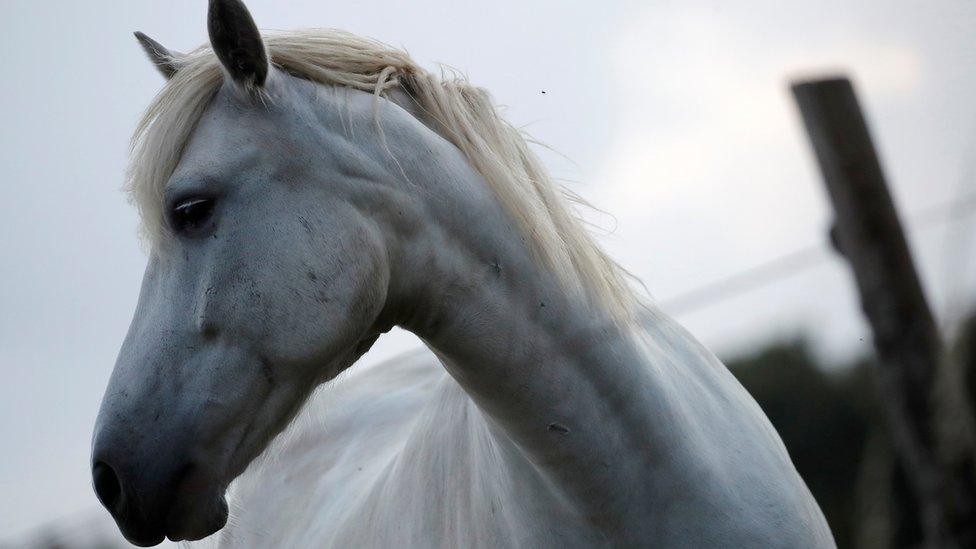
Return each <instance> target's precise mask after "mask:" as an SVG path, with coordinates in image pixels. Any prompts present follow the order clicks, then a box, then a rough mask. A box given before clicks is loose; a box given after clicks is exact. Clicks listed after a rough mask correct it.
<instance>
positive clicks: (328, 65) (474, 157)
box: [126, 29, 639, 322]
mask: <svg viewBox="0 0 976 549" xmlns="http://www.w3.org/2000/svg"><path fill="white" fill-rule="evenodd" d="M264 42H265V45H266V47H267V49H268V53H269V55H270V59H271V61H272V63H273V64H274V65H275V66H277V67H278V68H280V69H282V70H284V71H286V72H288V73H290V74H292V75H294V76H297V77H300V78H303V79H307V80H310V81H313V82H318V83H321V84H329V85H340V86H347V87H350V88H354V89H357V90H362V91H366V92H371V93H374V94H376V95H377V96H380V95H383V94H385V93H386V92H388V91H390V90H394V89H400V90H402V91H404V92H406V93H407V94H409V95H410V97H411V98H412V99H413V100H414V101H416V103H417V105H418V106H419V107H420V108H421V109H422V110H423V111H425V112H426V113H428V114H429V116H430V117H431V118H432V119H433V120H435V121H436V122H437V123H438V128H437V130H438V131H439V133H441V135H442V137H444V138H445V139H447V140H448V141H450V142H451V143H453V144H454V145H455V146H456V147H458V149H460V150H461V151H462V152H463V153H464V154H465V156H466V157H467V159H468V161H469V162H470V163H471V165H472V166H473V167H474V168H475V169H476V170H478V172H480V173H481V175H482V176H483V177H484V179H485V181H486V183H487V184H488V185H489V186H490V187H491V189H492V191H493V192H494V194H495V196H496V197H497V199H498V200H499V201H500V202H501V204H502V205H503V206H504V207H505V208H506V209H507V211H508V212H509V213H510V215H512V216H513V217H514V219H515V220H516V221H517V222H518V223H519V224H520V225H521V227H522V230H523V231H524V232H525V234H526V236H527V237H528V239H529V241H530V242H531V244H532V248H533V250H534V252H535V253H536V254H537V256H538V258H539V260H540V261H541V262H542V264H543V265H545V266H546V267H547V268H548V269H549V270H550V271H551V272H552V273H553V274H554V275H555V276H556V277H558V278H559V279H560V280H561V282H562V283H563V285H564V287H566V288H567V290H569V291H573V292H577V293H579V294H580V295H583V296H585V299H587V300H588V301H589V302H590V303H591V304H594V305H597V306H599V307H600V308H602V309H604V310H606V311H607V312H608V313H609V314H610V315H611V316H612V317H613V318H615V319H616V320H618V321H622V322H627V321H629V320H630V319H632V317H633V314H634V310H635V307H636V305H637V304H638V303H639V302H638V300H637V298H636V297H635V295H634V293H633V291H632V290H631V288H630V287H629V286H628V284H627V281H626V276H625V275H626V273H625V271H623V270H622V269H621V268H620V267H619V266H618V265H616V263H614V262H613V260H611V259H610V258H609V257H607V256H606V254H604V252H603V251H602V250H601V249H600V248H599V247H598V246H597V245H596V243H595V242H594V241H593V239H592V237H591V236H590V235H589V234H588V232H587V231H586V230H585V228H584V227H583V224H582V222H581V220H580V219H579V218H578V217H577V215H576V214H575V212H573V211H572V209H571V208H570V207H568V206H567V204H566V200H567V199H568V200H569V201H572V202H581V201H580V199H579V198H578V197H575V196H574V195H572V194H571V193H570V192H568V191H566V190H565V189H563V188H561V187H560V186H559V185H557V184H556V183H554V182H553V181H552V179H551V178H550V177H549V174H548V173H547V171H546V169H545V168H544V167H543V165H542V163H541V162H540V161H539V159H538V158H537V157H536V155H535V154H534V153H533V152H532V151H531V150H530V148H529V146H528V143H527V140H526V137H525V136H523V134H522V133H521V132H520V131H519V130H517V129H516V128H514V127H512V126H511V125H510V124H509V123H507V122H506V121H505V120H503V119H502V118H501V117H500V116H499V114H498V111H497V110H496V108H495V106H494V105H493V103H492V101H491V98H490V96H489V95H488V93H487V92H486V91H485V90H483V89H481V88H477V87H475V86H473V85H471V84H470V83H469V82H468V81H467V80H466V79H465V78H463V77H461V76H459V75H456V74H450V75H447V76H446V77H445V76H444V75H442V76H440V77H438V76H436V75H434V74H432V73H430V72H428V71H426V70H424V69H423V68H421V67H420V66H418V65H417V64H415V63H414V61H413V60H412V59H411V58H410V57H409V56H408V55H407V54H406V52H404V51H401V50H398V49H395V48H391V47H389V46H387V45H385V44H382V43H379V42H376V41H373V40H369V39H365V38H362V37H358V36H355V35H352V34H349V33H346V32H343V31H338V30H331V29H316V30H305V31H294V32H281V33H274V34H269V35H266V36H265V37H264ZM176 64H177V65H178V67H179V68H178V70H177V72H176V73H175V74H174V75H173V77H172V78H171V79H170V80H169V81H168V83H167V84H166V86H165V87H164V88H163V90H162V91H161V92H160V93H159V94H158V95H157V96H156V98H155V99H154V100H153V102H152V104H151V105H150V106H149V108H148V109H147V111H146V113H145V115H144V116H143V118H142V120H141V121H140V123H139V125H138V127H137V129H136V131H135V135H134V136H133V139H132V154H131V158H130V163H129V168H128V170H127V178H126V189H127V191H128V192H129V193H130V196H131V197H132V200H133V201H134V202H135V204H136V205H137V207H138V209H139V212H140V214H141V216H142V221H143V229H144V231H145V233H146V234H147V235H148V236H149V237H150V239H151V240H155V239H157V238H159V237H161V236H162V235H163V234H164V233H165V225H164V223H163V217H164V216H163V211H162V210H163V206H162V205H163V190H164V188H165V186H166V183H167V181H168V180H169V177H170V176H171V174H172V173H173V171H174V170H175V169H176V166H177V163H178V162H179V160H180V157H181V155H182V153H183V150H184V148H185V146H186V143H187V141H188V139H189V137H190V135H191V134H192V132H193V130H194V128H195V126H196V124H197V121H198V120H199V119H200V117H201V116H202V115H203V112H204V110H205V109H206V108H207V106H208V104H209V103H210V101H211V99H212V98H213V97H214V95H215V94H216V92H217V90H218V89H219V88H220V85H221V83H222V82H223V78H224V77H223V73H222V71H221V66H220V63H219V61H218V60H217V58H216V56H215V55H214V53H213V51H212V50H211V49H210V47H209V46H204V47H201V48H198V49H196V50H194V51H192V52H190V53H189V54H186V55H185V56H182V57H181V58H180V59H178V60H177V63H176Z"/></svg>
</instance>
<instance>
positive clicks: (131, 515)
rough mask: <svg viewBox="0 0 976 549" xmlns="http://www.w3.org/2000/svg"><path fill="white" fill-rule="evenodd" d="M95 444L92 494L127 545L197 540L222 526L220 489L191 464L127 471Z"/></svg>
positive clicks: (123, 463) (224, 515)
mask: <svg viewBox="0 0 976 549" xmlns="http://www.w3.org/2000/svg"><path fill="white" fill-rule="evenodd" d="M106 454H107V452H99V448H98V446H97V445H96V448H95V453H94V456H95V458H94V459H93V465H92V480H93V482H94V487H95V493H96V494H97V496H98V499H99V501H101V503H102V505H104V506H105V508H106V509H108V511H109V513H111V514H112V518H114V519H115V522H116V524H117V525H118V527H119V530H121V531H122V535H124V536H125V538H126V539H127V540H129V542H130V543H132V544H134V545H138V546H140V547H150V546H153V545H158V544H159V543H161V542H162V541H163V539H165V538H167V537H168V538H169V539H170V540H171V541H183V540H189V541H193V540H198V539H202V538H205V537H207V536H209V535H211V534H213V533H214V532H217V531H218V530H220V529H221V528H223V527H224V525H225V524H226V523H227V501H226V499H225V498H224V495H223V492H224V490H223V489H215V488H214V487H213V486H212V483H209V482H207V481H206V479H205V476H206V475H204V474H203V473H202V471H201V470H200V469H199V468H198V467H196V466H194V465H192V464H180V465H178V466H176V467H172V468H168V469H170V471H171V473H169V474H165V473H164V474H160V473H161V472H162V471H161V470H160V469H162V470H163V471H165V469H167V468H160V467H158V465H157V467H155V468H147V467H139V466H138V465H137V464H136V463H135V462H131V463H132V465H131V466H130V465H129V464H128V463H126V460H120V459H117V458H116V459H112V457H111V456H109V455H106Z"/></svg>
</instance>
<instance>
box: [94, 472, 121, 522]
mask: <svg viewBox="0 0 976 549" xmlns="http://www.w3.org/2000/svg"><path fill="white" fill-rule="evenodd" d="M92 478H93V479H94V481H95V494H96V495H98V501H101V502H102V505H104V506H105V508H106V509H108V510H109V511H110V512H111V513H112V514H115V511H116V506H117V505H118V504H119V500H120V499H121V496H122V485H121V484H119V477H118V475H116V474H115V471H114V470H113V469H112V468H111V467H110V466H109V465H108V464H107V463H105V462H104V461H99V462H97V463H95V466H94V467H92Z"/></svg>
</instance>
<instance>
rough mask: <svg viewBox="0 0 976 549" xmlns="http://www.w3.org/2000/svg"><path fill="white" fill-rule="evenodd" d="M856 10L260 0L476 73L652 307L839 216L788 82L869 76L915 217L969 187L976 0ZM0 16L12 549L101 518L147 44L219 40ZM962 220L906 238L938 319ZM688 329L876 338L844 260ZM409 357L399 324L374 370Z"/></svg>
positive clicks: (161, 23) (967, 257)
mask: <svg viewBox="0 0 976 549" xmlns="http://www.w3.org/2000/svg"><path fill="white" fill-rule="evenodd" d="M733 4H734V5H733ZM854 4H855V2H850V1H819V2H814V1H809V0H804V1H793V2H779V1H768V2H763V1H751V2H736V3H730V2H718V1H715V2H705V1H700V2H690V1H680V2H677V1H676V2H670V1H667V2H664V1H662V2H650V1H648V2H623V1H621V2H606V1H596V0H593V1H590V2H569V1H528V2H527V1H525V0H520V1H508V0H503V1H494V2H476V3H470V4H468V3H465V2H457V1H447V0H437V1H434V0H426V1H415V2H402V1H400V2H394V1H378V0H364V1H361V2H355V3H341V2H325V1H322V0H315V1H312V0H250V1H249V2H248V5H249V6H250V7H251V10H252V12H253V13H254V15H255V18H256V19H257V21H258V24H259V26H261V27H262V28H269V29H274V28H279V29H283V28H295V27H310V26H329V27H339V28H344V29H347V30H350V31H353V32H358V33H361V34H366V35H369V36H372V37H374V38H378V39H380V40H383V41H385V42H388V43H391V44H393V45H399V46H403V47H405V48H406V49H407V50H408V51H410V52H411V53H412V54H413V55H414V56H415V57H416V58H417V59H418V60H419V61H421V62H422V63H424V64H425V65H427V66H430V67H432V66H433V64H434V63H435V62H443V63H445V64H448V65H451V66H453V67H457V68H460V69H462V70H463V71H464V72H465V73H467V74H468V75H469V76H470V77H471V78H472V80H474V81H475V82H476V83H477V84H479V85H481V86H483V87H485V88H487V89H489V90H491V91H492V93H493V94H494V96H495V98H496V99H497V101H498V102H499V103H502V104H504V105H508V108H507V113H508V116H509V118H510V119H511V120H512V121H514V122H515V123H517V124H519V125H527V126H528V129H529V131H530V132H531V133H533V134H534V135H535V136H536V137H538V138H539V139H541V140H542V141H544V142H546V143H548V144H549V145H550V146H552V147H553V148H554V149H555V150H558V151H559V152H560V153H562V154H563V155H565V156H566V157H568V158H569V159H571V161H569V160H566V159H564V158H562V157H560V156H558V155H555V154H551V153H544V155H543V156H544V158H545V159H546V161H547V162H548V163H549V165H550V166H551V167H552V169H553V171H554V173H555V174H556V175H557V176H559V177H561V178H564V179H566V180H569V181H570V182H571V183H570V186H571V187H572V188H573V189H574V190H576V191H577V192H579V193H580V194H582V195H583V196H584V197H586V198H588V199H590V200H591V201H592V202H593V203H594V204H595V205H597V206H598V207H600V208H601V209H603V210H605V211H607V212H609V213H611V214H612V215H613V217H612V218H611V217H608V216H606V215H595V214H593V215H591V216H589V217H590V218H591V219H592V220H594V221H595V222H597V223H599V224H600V225H601V226H602V227H605V228H607V229H614V228H615V230H614V232H613V234H610V235H608V236H605V237H603V238H602V241H603V242H604V244H605V245H606V246H607V248H608V249H609V250H610V252H611V253H612V255H614V256H615V257H616V258H617V259H618V260H619V261H620V262H621V263H622V264H623V265H624V266H625V267H627V268H629V269H631V270H632V271H633V272H634V273H635V274H637V275H639V276H640V277H641V278H642V279H643V280H644V281H645V283H646V284H647V286H648V288H649V289H650V291H651V293H652V294H653V295H654V296H655V297H656V298H658V299H660V300H667V298H669V297H671V296H675V295H679V294H681V293H683V292H685V291H688V290H691V289H694V288H697V287H699V286H701V285H703V284H707V283H709V282H711V281H714V280H717V279H721V278H722V277H724V276H727V275H729V274H732V273H735V272H738V271H740V270H742V269H746V268H749V267H751V266H753V265H757V264H760V263H762V262H764V261H766V260H768V259H770V258H773V257H777V256H779V255H782V254H784V253H787V252H790V251H793V250H795V249H797V248H802V247H804V246H807V245H814V244H818V243H820V242H822V241H823V235H824V230H825V228H826V226H827V222H828V219H829V217H828V210H827V205H826V202H825V200H824V196H823V193H822V191H821V187H820V182H819V179H818V175H817V173H816V171H815V169H814V164H813V161H812V158H811V157H810V155H809V152H808V148H807V144H806V141H805V138H804V136H803V134H802V132H801V128H800V125H799V123H798V120H797V118H796V116H795V113H794V111H793V107H792V104H791V103H790V101H789V96H788V94H787V91H786V81H787V79H788V77H789V76H792V75H797V74H805V73H809V72H810V71H822V70H825V69H829V70H846V71H849V72H850V73H851V74H853V75H854V76H855V79H856V84H857V86H858V88H859V91H860V92H861V95H862V101H863V102H864V103H865V106H866V109H867V111H868V116H869V119H870V121H871V122H872V126H873V130H874V134H875V138H876V140H877V142H878V145H879V148H880V150H881V153H882V156H883V161H884V163H885V166H886V168H887V172H888V175H889V179H890V180H891V183H892V185H893V188H894V192H895V195H896V200H897V202H898V204H899V205H900V206H901V208H902V210H903V212H904V213H906V214H908V213H910V212H916V211H923V210H925V209H927V208H929V207H930V206H933V205H937V204H942V203H946V202H948V201H951V200H953V199H956V198H959V197H961V196H963V195H966V194H969V195H971V194H972V193H973V192H976V184H974V177H973V176H974V175H976V160H974V155H976V100H974V99H973V98H974V97H976V70H974V69H976V35H974V34H973V33H972V28H973V23H974V19H976V18H974V16H976V3H974V2H971V1H965V0H957V1H947V0H945V1H940V2H933V1H924V2H923V1H917V2H911V1H904V0H900V1H891V0H888V1H859V2H856V4H857V5H856V6H855V5H854ZM0 10H2V16H0V66H2V67H3V68H4V74H5V77H6V82H5V85H3V86H2V87H0V112H2V115H3V117H2V124H0V161H2V165H3V166H4V167H5V168H6V170H7V172H8V173H7V175H6V176H5V177H4V178H3V179H2V180H0V181H2V183H0V185H2V186H3V187H2V188H3V200H2V201H0V374H2V378H0V379H2V380H3V382H2V383H0V440H2V441H3V442H0V445H2V446H0V456H2V457H0V540H3V539H8V538H10V537H17V536H20V535H21V534H23V533H24V532H27V531H30V530H31V529H33V528H35V527H36V526H37V525H38V524H40V523H44V522H47V521H50V520H54V519H57V518H59V517H63V516H69V515H71V514H73V513H77V512H79V511H81V510H84V509H87V508H90V507H91V506H93V505H95V504H96V501H95V498H94V495H93V493H92V490H91V488H90V480H89V472H88V452H89V443H90V436H91V429H92V424H93V421H94V417H95V413H96V411H97V408H98V404H99V401H100V399H101V394H102V391H103V389H104V386H105V383H106V381H107V379H108V375H109V373H110V371H111V368H112V365H113V362H114V360H115V354H116V352H117V350H118V347H119V345H120V344H121V341H122V338H123V336H124V333H125V330H126V328H127V326H128V323H129V320H130V317H131V314H132V311H133V308H134V305H135V300H136V297H137V294H138V289H139V283H140V279H141V276H142V269H143V266H144V263H145V256H144V254H143V252H142V251H141V248H140V244H139V242H138V240H137V237H136V232H135V229H136V224H137V219H136V216H135V213H134V211H133V210H132V209H131V208H130V207H129V206H128V205H127V204H126V202H125V199H124V197H123V196H122V194H121V193H120V192H118V189H119V187H120V185H121V182H122V170H123V167H124V163H125V153H126V146H127V140H128V137H129V134H130V132H131V130H132V128H133V126H134V124H135V122H136V120H137V118H138V116H139V114H140V112H141V110H142V109H143V108H144V107H145V106H146V105H147V104H148V102H149V101H150V99H151V98H152V96H153V94H154V93H155V92H156V91H157V90H158V89H159V87H160V86H161V79H160V77H158V76H157V74H156V73H155V71H154V70H153V69H152V68H151V67H150V65H149V64H148V63H147V62H146V61H145V60H144V58H143V55H142V52H141V51H140V50H139V48H138V47H137V45H136V43H135V40H134V39H133V38H132V35H131V32H132V31H133V30H136V29H139V30H143V31H145V32H147V33H148V34H150V35H151V36H153V37H155V38H157V39H158V40H160V41H161V42H163V43H164V44H166V45H167V46H169V47H171V48H174V49H179V50H186V49H190V48H192V47H194V46H196V45H198V44H200V43H201V42H203V41H204V40H205V39H206V27H205V10H206V2H204V1H203V0H194V1H189V0H170V1H167V2H148V1H130V2H115V1H113V2H108V1H104V0H89V1H86V2H37V1H36V0H5V1H4V2H3V5H2V8H0ZM543 91H545V93H543ZM966 219H967V220H968V221H967V222H966V223H955V224H947V225H941V226H934V227H929V228H925V229H918V230H915V231H913V232H912V235H911V239H912V245H913V247H914V251H915V252H916V253H917V255H918V260H919V262H920V265H921V268H922V271H923V276H924V282H925V284H926V287H927V289H928V290H929V293H930V296H931V297H932V301H933V305H934V306H935V308H936V310H937V313H938V314H939V315H940V316H942V317H943V318H950V319H951V318H952V317H953V315H955V314H958V312H959V311H960V310H964V309H965V306H964V305H965V304H972V303H973V296H974V295H976V276H974V275H976V273H974V271H976V239H974V238H967V236H970V235H972V233H973V231H974V225H973V222H972V220H973V217H969V218H966ZM603 232H604V233H605V232H607V231H603ZM679 319H680V320H681V321H682V322H683V323H684V324H685V325H686V326H687V327H689V328H690V329H691V330H692V332H694V333H695V334H697V335H698V336H699V337H700V338H701V339H702V340H704V341H705V343H706V344H708V345H709V346H711V347H712V348H713V349H714V350H716V351H717V352H719V353H720V354H724V355H728V354H732V353H738V352H748V351H749V350H750V349H754V348H755V347H756V346H757V345H758V344H760V343H762V342H764V341H767V340H769V339H771V338H782V337H789V336H792V335H796V334H800V333H809V334H810V335H811V337H813V341H814V342H815V343H816V344H817V349H818V351H819V352H821V353H823V354H824V355H825V356H828V357H832V358H842V357H847V356H851V355H852V354H854V353H856V352H859V350H860V349H862V348H863V346H864V345H865V343H864V341H867V340H868V338H867V332H866V328H865V326H864V324H863V322H862V321H861V320H860V317H859V315H858V313H857V303H856V300H855V299H854V294H853V289H852V287H851V285H850V281H849V279H848V277H847V273H846V271H845V269H844V267H843V265H842V264H841V263H840V262H839V261H837V260H836V259H834V258H829V257H828V258H827V259H826V260H825V261H824V262H823V263H822V265H820V266H818V267H815V268H813V269H811V270H809V271H807V272H805V273H803V274H800V275H798V276H794V277H791V278H788V279H784V280H782V281H780V282H777V283H775V284H771V285H769V286H767V287H765V288H763V289H761V290H758V291H755V292H751V293H748V294H744V295H741V296H739V297H736V298H734V299H729V300H726V301H722V302H719V303H715V304H712V305H711V306H709V307H708V308H705V309H702V310H699V311H695V312H690V313H686V314H682V315H680V316H679ZM412 345H416V342H415V340H414V339H413V338H412V336H409V335H408V334H404V333H396V334H393V335H392V336H389V337H387V338H386V339H384V340H381V341H380V343H379V344H378V346H377V348H376V349H375V350H374V351H373V352H371V353H370V355H369V356H368V357H366V359H364V360H370V361H373V360H379V359H381V358H383V357H388V356H391V355H393V354H395V353H396V352H398V351H400V350H402V349H405V348H407V347H410V346H412Z"/></svg>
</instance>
